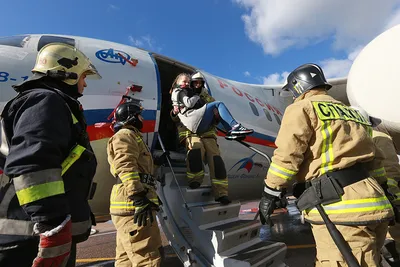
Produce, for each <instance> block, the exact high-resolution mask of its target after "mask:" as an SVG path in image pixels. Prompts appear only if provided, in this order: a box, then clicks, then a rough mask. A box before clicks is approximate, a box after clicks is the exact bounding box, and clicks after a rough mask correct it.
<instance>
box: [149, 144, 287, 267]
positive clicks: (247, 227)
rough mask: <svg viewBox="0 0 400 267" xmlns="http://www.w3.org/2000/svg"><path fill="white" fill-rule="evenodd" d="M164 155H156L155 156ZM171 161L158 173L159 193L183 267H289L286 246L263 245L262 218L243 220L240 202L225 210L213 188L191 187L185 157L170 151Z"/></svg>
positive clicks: (167, 229)
mask: <svg viewBox="0 0 400 267" xmlns="http://www.w3.org/2000/svg"><path fill="white" fill-rule="evenodd" d="M159 140H160V139H159ZM160 142H161V140H160ZM162 147H163V146H162ZM162 153H163V151H154V152H153V156H155V157H157V156H159V155H161V154H162ZM169 162H170V164H171V166H168V165H167V166H161V167H160V168H159V169H158V174H157V178H158V180H159V181H160V184H161V186H158V188H157V193H158V195H159V197H160V199H161V201H162V203H163V204H162V206H161V207H160V208H161V209H160V211H159V213H158V217H159V220H160V224H161V226H162V229H163V232H164V233H165V235H166V237H167V239H168V240H169V243H170V245H171V246H172V247H173V249H174V250H175V252H176V254H177V255H178V257H179V258H180V259H181V261H182V262H183V264H184V266H196V267H197V266H207V267H208V266H215V267H220V266H221V267H222V266H232V267H242V266H243V267H245V266H246V267H247V266H263V267H264V266H271V267H278V266H287V265H285V264H284V263H283V260H284V257H285V255H286V245H285V244H284V243H280V242H269V241H267V242H266V241H262V240H261V239H260V238H259V234H260V227H261V224H260V222H259V221H258V220H241V219H239V212H240V202H239V201H234V202H232V203H231V204H229V205H225V206H223V205H221V204H220V203H218V202H215V201H214V196H213V194H212V189H211V186H205V185H203V186H201V187H200V188H197V189H190V188H189V187H188V185H187V180H186V167H185V154H180V153H174V152H170V154H169ZM207 175H208V174H206V176H207ZM204 181H205V182H206V181H209V179H207V177H205V179H204Z"/></svg>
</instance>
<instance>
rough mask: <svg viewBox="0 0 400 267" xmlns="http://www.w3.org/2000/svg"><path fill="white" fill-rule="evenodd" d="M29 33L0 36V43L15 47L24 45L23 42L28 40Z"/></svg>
mask: <svg viewBox="0 0 400 267" xmlns="http://www.w3.org/2000/svg"><path fill="white" fill-rule="evenodd" d="M29 38H30V36H29V35H19V36H8V37H2V38H0V45H8V46H15V47H24V45H25V43H26V42H27V41H28V40H29Z"/></svg>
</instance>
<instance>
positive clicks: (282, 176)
mask: <svg viewBox="0 0 400 267" xmlns="http://www.w3.org/2000/svg"><path fill="white" fill-rule="evenodd" d="M268 172H270V173H272V174H275V175H276V176H279V177H281V178H283V179H285V180H290V179H292V177H293V176H287V175H284V174H282V173H279V172H277V171H274V170H272V169H271V168H269V169H268Z"/></svg>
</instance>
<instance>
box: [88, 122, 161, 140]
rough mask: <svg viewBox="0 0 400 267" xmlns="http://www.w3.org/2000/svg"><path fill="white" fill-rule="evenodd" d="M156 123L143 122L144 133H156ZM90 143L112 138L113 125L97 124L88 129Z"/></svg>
mask: <svg viewBox="0 0 400 267" xmlns="http://www.w3.org/2000/svg"><path fill="white" fill-rule="evenodd" d="M155 126H156V121H149V120H146V121H144V122H143V128H142V132H143V133H154V129H155ZM87 132H88V134H89V139H90V141H96V140H100V139H104V138H110V137H111V136H113V134H114V132H113V130H112V129H111V123H97V124H95V125H89V126H88V127H87Z"/></svg>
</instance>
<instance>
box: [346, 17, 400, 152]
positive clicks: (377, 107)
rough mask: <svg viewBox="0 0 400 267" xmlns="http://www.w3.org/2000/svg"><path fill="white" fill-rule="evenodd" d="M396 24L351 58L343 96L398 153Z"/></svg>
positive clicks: (399, 45) (399, 37) (399, 46)
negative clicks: (382, 134)
mask: <svg viewBox="0 0 400 267" xmlns="http://www.w3.org/2000/svg"><path fill="white" fill-rule="evenodd" d="M399 78H400V25H397V26H395V27H393V28H390V29H389V30H387V31H385V32H383V33H382V34H380V35H378V36H377V37H376V38H375V39H374V40H372V41H371V42H370V43H369V44H368V45H367V46H365V47H364V49H363V50H362V51H361V52H360V54H359V55H358V56H357V58H356V59H355V61H354V63H353V65H352V67H351V69H350V72H349V76H348V78H347V89H346V90H347V97H348V99H349V101H350V103H351V105H353V106H359V107H361V108H363V109H364V110H365V111H366V112H367V113H368V114H369V115H370V116H371V117H372V118H373V121H374V122H376V123H378V124H379V126H378V128H379V129H383V130H385V131H386V132H387V133H389V134H390V135H391V136H392V137H393V141H394V142H395V145H396V148H397V153H398V154H400V103H399V100H400V79H399Z"/></svg>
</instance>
